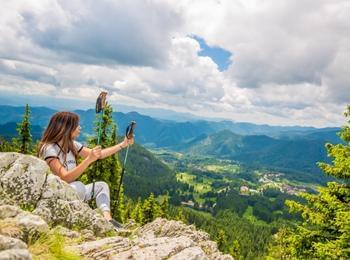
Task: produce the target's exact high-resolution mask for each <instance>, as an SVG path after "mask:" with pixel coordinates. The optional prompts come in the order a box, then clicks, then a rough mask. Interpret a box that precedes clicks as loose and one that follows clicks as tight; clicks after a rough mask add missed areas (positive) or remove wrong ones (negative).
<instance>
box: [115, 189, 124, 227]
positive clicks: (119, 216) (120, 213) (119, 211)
mask: <svg viewBox="0 0 350 260" xmlns="http://www.w3.org/2000/svg"><path fill="white" fill-rule="evenodd" d="M113 212H114V213H113V216H114V218H115V219H116V220H118V221H119V222H121V223H124V222H125V220H126V219H125V201H124V185H121V186H120V191H119V198H118V205H117V207H116V208H115V210H114V211H113Z"/></svg>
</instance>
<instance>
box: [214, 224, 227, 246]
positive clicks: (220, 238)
mask: <svg viewBox="0 0 350 260" xmlns="http://www.w3.org/2000/svg"><path fill="white" fill-rule="evenodd" d="M216 243H217V244H218V248H219V249H220V250H221V251H223V249H224V245H226V244H227V237H226V234H225V231H224V230H222V229H220V230H219V233H218V234H217V237H216Z"/></svg>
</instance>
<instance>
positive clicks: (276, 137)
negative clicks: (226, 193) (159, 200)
mask: <svg viewBox="0 0 350 260" xmlns="http://www.w3.org/2000/svg"><path fill="white" fill-rule="evenodd" d="M55 112H56V110H53V109H50V108H46V107H32V108H31V122H32V135H33V138H34V139H38V138H40V136H41V133H42V131H43V129H44V128H45V126H46V125H47V123H48V121H49V118H50V117H51V116H52V115H53V114H54V113H55ZM74 112H76V113H77V114H79V116H80V121H81V122H80V123H81V125H82V135H81V137H80V141H82V142H84V141H85V140H86V137H87V136H89V135H91V134H93V127H94V121H96V113H95V111H94V110H92V109H90V110H75V111H74ZM23 113H24V107H12V106H0V136H3V137H5V138H7V139H10V138H11V137H14V136H15V135H16V122H19V121H20V120H21V118H22V116H23ZM113 118H114V120H115V121H116V122H117V125H118V129H119V131H118V132H119V135H123V134H124V129H125V127H126V126H127V125H128V124H129V122H130V121H132V120H135V121H136V122H137V128H136V141H137V143H140V144H141V145H142V146H144V147H147V148H165V149H169V150H174V151H180V152H182V153H187V154H192V155H193V154H198V155H205V156H212V157H216V158H223V159H231V160H236V161H239V162H243V163H245V164H248V165H251V166H257V167H261V166H264V167H268V168H273V169H276V170H278V169H283V171H288V170H291V172H293V173H295V172H296V171H297V172H299V173H300V174H299V176H302V174H304V173H306V174H312V173H314V172H317V173H319V174H317V175H310V176H308V178H307V179H309V180H310V178H311V180H312V181H314V182H323V181H324V177H322V178H321V177H320V176H322V174H321V173H320V171H319V169H318V167H317V165H316V163H317V162H318V161H327V160H329V159H328V157H327V155H326V151H325V148H324V145H325V143H326V142H331V143H339V142H341V140H340V138H339V137H338V136H337V135H336V132H338V131H339V128H320V129H319V128H313V127H299V126H294V127H283V126H269V125H255V124H251V123H237V122H232V121H219V122H214V121H205V120H196V121H187V122H176V121H171V120H164V119H157V118H152V117H150V116H146V115H141V114H139V113H137V112H129V113H122V112H113ZM11 134H12V136H11ZM309 177H310V178H309ZM320 178H321V179H320ZM302 179H303V178H302V177H301V180H302Z"/></svg>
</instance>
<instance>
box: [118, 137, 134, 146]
mask: <svg viewBox="0 0 350 260" xmlns="http://www.w3.org/2000/svg"><path fill="white" fill-rule="evenodd" d="M133 143H134V137H132V138H130V139H128V138H127V137H126V136H125V137H124V140H123V142H122V144H121V145H122V147H123V148H125V147H127V146H129V145H132V144H133Z"/></svg>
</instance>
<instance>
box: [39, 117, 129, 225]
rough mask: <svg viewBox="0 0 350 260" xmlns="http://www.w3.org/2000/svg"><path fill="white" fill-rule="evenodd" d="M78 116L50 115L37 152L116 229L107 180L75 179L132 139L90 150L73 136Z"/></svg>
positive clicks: (77, 126) (76, 132)
mask: <svg viewBox="0 0 350 260" xmlns="http://www.w3.org/2000/svg"><path fill="white" fill-rule="evenodd" d="M80 129H81V127H80V125H79V116H78V115H77V114H75V113H72V112H58V113H56V114H54V115H53V116H52V118H51V119H50V122H49V125H48V126H47V128H46V130H45V132H44V134H43V137H42V139H41V141H40V143H39V147H38V155H39V156H40V157H41V158H43V159H44V160H45V161H46V163H47V164H48V165H49V167H50V169H51V171H52V172H53V173H54V174H56V175H57V176H59V177H60V178H61V179H62V180H64V181H66V182H67V183H69V185H71V186H72V187H73V188H74V189H75V190H76V191H77V192H78V194H79V197H80V199H81V200H83V201H88V200H90V199H91V197H92V196H93V198H94V199H96V205H97V207H98V208H100V209H101V210H102V212H103V215H104V217H105V218H106V220H108V221H110V222H111V223H112V224H113V225H114V226H115V227H116V228H119V227H120V224H119V223H118V222H117V221H115V220H114V219H112V216H111V210H110V196H109V187H108V185H107V183H105V182H102V181H98V182H95V186H94V191H92V187H93V184H92V183H90V184H87V185H84V184H83V183H82V182H80V181H76V179H77V178H79V176H80V175H82V173H83V172H84V170H85V169H87V168H88V167H89V165H90V164H92V163H93V162H95V161H96V160H98V159H104V158H106V157H108V156H110V155H112V154H115V153H116V152H119V151H120V150H122V149H123V148H125V147H127V146H128V145H131V144H133V143H134V139H133V138H131V139H128V138H126V137H125V138H124V141H123V142H121V143H119V144H116V145H114V146H111V147H108V148H105V149H101V147H100V146H96V147H94V148H93V149H89V148H87V147H84V146H83V145H82V144H80V143H79V142H77V141H75V139H76V138H77V137H78V136H79V134H80ZM78 156H81V157H83V158H84V160H83V161H82V162H81V163H80V164H78V165H77V158H78Z"/></svg>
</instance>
